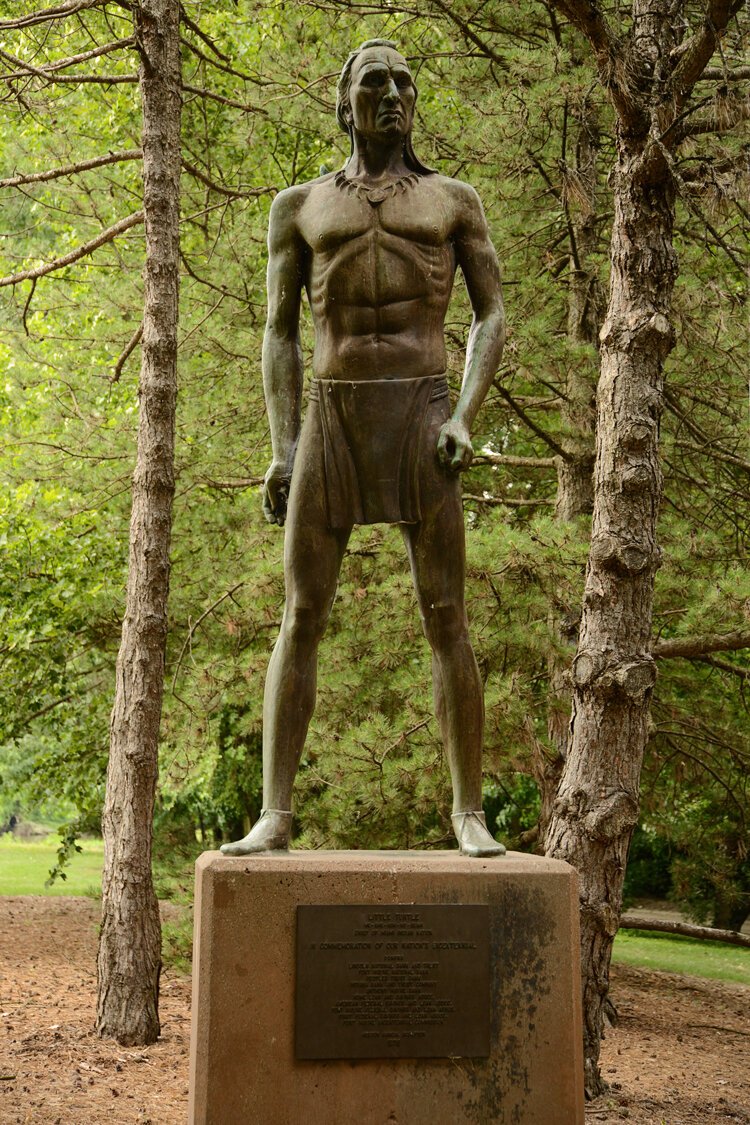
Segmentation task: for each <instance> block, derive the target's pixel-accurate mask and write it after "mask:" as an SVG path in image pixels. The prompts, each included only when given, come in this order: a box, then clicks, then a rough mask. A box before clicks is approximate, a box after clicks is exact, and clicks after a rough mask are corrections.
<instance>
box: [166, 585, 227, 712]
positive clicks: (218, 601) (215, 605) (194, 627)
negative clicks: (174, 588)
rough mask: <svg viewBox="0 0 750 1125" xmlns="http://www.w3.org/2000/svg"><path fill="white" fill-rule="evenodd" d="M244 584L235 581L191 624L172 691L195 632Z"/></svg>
mask: <svg viewBox="0 0 750 1125" xmlns="http://www.w3.org/2000/svg"><path fill="white" fill-rule="evenodd" d="M244 585H245V583H244V582H237V583H235V585H234V586H232V588H231V590H226V591H225V593H223V594H222V595H221V597H220V598H217V599H216V601H215V602H214V603H213V605H210V606H209V607H208V609H206V610H204V611H203V613H202V614H201V615H200V617H199V618H198V620H197V621H196V622H195V624H194V625H191V626H190V628H189V630H188V634H187V636H186V637H185V640H184V641H183V644H182V648H181V649H180V655H179V656H178V657H177V664H176V665H175V670H174V676H173V677H172V692H174V689H175V686H176V684H177V677H178V675H179V673H180V668H181V666H182V660H183V657H184V655H185V652H186V650H187V647H188V645H189V644H190V643H191V642H192V639H193V636H194V635H195V632H196V630H197V629H198V627H199V625H201V624H202V623H203V622H204V621H205V620H206V618H207V617H208V616H209V614H211V613H213V611H214V610H215V609H218V607H219V606H220V605H221V603H222V602H225V601H226V600H227V598H231V596H232V594H234V593H235V592H236V591H237V590H239V589H240V587H241V586H244Z"/></svg>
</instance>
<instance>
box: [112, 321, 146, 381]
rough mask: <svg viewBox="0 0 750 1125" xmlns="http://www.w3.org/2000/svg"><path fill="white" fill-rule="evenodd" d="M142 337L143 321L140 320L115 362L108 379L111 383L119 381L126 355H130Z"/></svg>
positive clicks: (126, 359) (126, 358)
mask: <svg viewBox="0 0 750 1125" xmlns="http://www.w3.org/2000/svg"><path fill="white" fill-rule="evenodd" d="M142 339H143V321H141V323H140V324H139V325H138V327H137V328H136V330H135V332H134V333H133V335H132V336H131V337H130V339H129V340H128V342H127V344H126V345H125V349H124V351H123V352H122V354H121V355H120V358H119V359H118V361H117V363H116V364H115V369H114V371H113V372H112V378H111V380H110V381H111V382H112V383H117V382H119V379H120V376H121V375H122V370H123V368H124V366H125V364H126V363H127V361H128V357H129V356H130V355H132V353H133V352H134V351H135V349H136V348H137V347H138V345H139V344H140V342H141V340H142Z"/></svg>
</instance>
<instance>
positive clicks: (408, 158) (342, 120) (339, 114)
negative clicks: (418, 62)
mask: <svg viewBox="0 0 750 1125" xmlns="http://www.w3.org/2000/svg"><path fill="white" fill-rule="evenodd" d="M368 47H390V48H391V50H393V51H398V47H397V46H396V44H395V43H394V42H392V41H391V40H390V39H368V40H367V41H366V42H365V43H363V44H362V46H361V47H357V49H356V51H352V53H351V54H350V55H349V58H348V59H347V60H346V62H345V63H344V66H343V68H342V70H341V77H340V78H339V83H338V86H337V88H336V120H337V121H338V123H339V125H340V127H341V129H342V131H343V132H344V133H347V134H348V135H349V141H350V143H351V151H352V152H354V127H353V125H352V124H351V123H350V122H349V121H347V119H346V115H347V112H348V111H349V109H351V100H350V98H349V89H350V87H351V84H352V67H353V66H354V60H355V59H356V58H357V57H358V56H359V55H361V53H362V51H366V50H367V49H368ZM412 86H413V87H414V99H415V103H416V99H417V97H418V93H417V87H416V83H415V82H414V79H413V78H412ZM404 163H405V164H406V167H407V168H409V170H410V171H412V172H417V173H418V174H419V175H420V176H430V175H432V174H433V171H434V170H433V169H432V168H428V167H427V165H426V164H423V163H422V161H421V160H420V159H419V157H418V156H417V154H416V153H415V151H414V148H413V145H412V142H411V129H410V130H409V132H408V133H407V134H406V136H405V137H404Z"/></svg>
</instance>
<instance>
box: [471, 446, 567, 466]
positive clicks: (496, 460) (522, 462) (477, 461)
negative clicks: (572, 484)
mask: <svg viewBox="0 0 750 1125" xmlns="http://www.w3.org/2000/svg"><path fill="white" fill-rule="evenodd" d="M485 464H487V465H515V466H517V467H518V468H519V469H554V467H555V465H556V461H555V458H554V457H515V456H513V454H511V453H490V452H488V451H487V450H486V449H483V450H482V452H481V453H477V454H475V456H474V459H473V461H472V465H485Z"/></svg>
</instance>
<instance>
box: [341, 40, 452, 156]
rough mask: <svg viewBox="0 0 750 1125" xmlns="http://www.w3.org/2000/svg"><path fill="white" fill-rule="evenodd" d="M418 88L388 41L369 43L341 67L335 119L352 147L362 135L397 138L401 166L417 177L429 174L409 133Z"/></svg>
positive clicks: (399, 55)
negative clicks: (357, 133) (400, 140)
mask: <svg viewBox="0 0 750 1125" xmlns="http://www.w3.org/2000/svg"><path fill="white" fill-rule="evenodd" d="M416 101H417V87H416V86H415V84H414V79H413V77H412V73H411V70H410V69H409V64H408V63H407V61H406V59H405V58H404V57H403V55H401V54H400V53H399V52H398V50H397V49H396V44H395V43H392V42H391V41H390V40H389V39H368V40H367V42H366V43H363V44H362V46H361V47H358V48H357V50H356V51H352V53H351V54H350V55H349V58H348V59H347V60H346V62H345V63H344V67H343V70H342V71H341V77H340V78H339V84H338V90H337V96H336V117H337V119H338V123H339V125H340V126H341V128H342V129H343V131H344V132H345V133H348V134H349V137H350V139H351V140H352V146H353V143H354V131H355V128H356V130H357V131H358V132H359V133H361V134H365V135H385V136H388V135H390V136H396V135H400V136H401V137H402V138H403V152H404V162H405V164H406V166H407V168H410V169H411V170H412V171H413V172H418V173H419V174H420V175H428V174H429V173H430V172H431V169H430V168H427V167H426V166H425V165H424V164H423V163H422V162H421V160H419V159H418V157H417V156H416V154H415V152H414V149H413V147H412V141H411V132H412V125H413V121H414V106H415V105H416Z"/></svg>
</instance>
